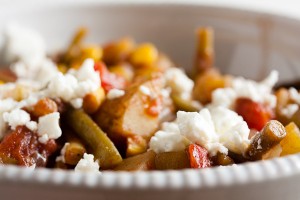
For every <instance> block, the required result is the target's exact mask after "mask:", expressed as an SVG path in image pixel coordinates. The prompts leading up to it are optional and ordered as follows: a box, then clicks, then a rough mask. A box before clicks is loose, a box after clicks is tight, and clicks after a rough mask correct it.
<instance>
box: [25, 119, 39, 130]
mask: <svg viewBox="0 0 300 200" xmlns="http://www.w3.org/2000/svg"><path fill="white" fill-rule="evenodd" d="M25 126H26V127H27V128H28V129H29V130H31V131H36V130H37V123H36V122H35V121H30V122H27V123H26V124H25Z"/></svg>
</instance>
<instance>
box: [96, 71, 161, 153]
mask: <svg viewBox="0 0 300 200" xmlns="http://www.w3.org/2000/svg"><path fill="white" fill-rule="evenodd" d="M141 87H142V88H143V89H144V90H147V91H148V92H149V93H150V94H145V92H143V90H142V89H141ZM163 87H164V79H163V77H162V75H161V74H156V75H154V76H152V77H151V78H149V79H148V78H147V79H146V80H141V79H139V80H138V81H137V82H135V83H134V84H133V85H132V86H131V87H129V88H128V89H127V90H126V93H125V95H124V96H122V97H119V98H115V99H106V100H105V101H104V103H103V104H102V105H101V107H100V109H99V110H98V112H97V113H96V114H95V115H94V119H95V121H96V123H97V124H98V125H99V126H100V127H101V128H103V130H104V131H105V132H107V134H108V136H109V137H110V138H111V139H112V141H113V142H114V143H115V144H116V145H117V147H118V149H119V150H120V151H121V152H122V153H123V154H125V152H126V151H127V147H128V146H130V145H128V144H127V143H128V141H130V140H128V138H132V137H133V136H139V138H140V139H141V138H144V139H145V140H146V141H148V140H149V138H150V137H151V136H152V134H153V133H154V132H155V131H156V130H157V128H158V126H159V123H160V114H161V111H162V107H163V102H162V101H163V98H162V95H161V90H162V89H163ZM137 144H141V145H146V144H147V143H146V142H145V143H144V142H140V143H137ZM135 148H136V146H135ZM139 149H144V150H146V148H145V147H141V148H139ZM137 152H138V153H141V152H140V151H137ZM134 154H135V153H134V152H133V151H131V152H130V156H132V155H134Z"/></svg>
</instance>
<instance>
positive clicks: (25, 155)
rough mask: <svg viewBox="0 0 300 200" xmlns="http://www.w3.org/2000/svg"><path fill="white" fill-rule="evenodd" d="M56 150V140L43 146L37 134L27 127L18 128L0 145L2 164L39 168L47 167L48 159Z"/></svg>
mask: <svg viewBox="0 0 300 200" xmlns="http://www.w3.org/2000/svg"><path fill="white" fill-rule="evenodd" d="M56 149H57V144H56V142H55V141H54V140H49V141H48V142H47V143H46V144H41V143H39V141H38V136H37V134H36V133H34V132H32V131H30V130H29V129H28V128H26V127H25V126H18V127H17V128H16V130H14V131H12V132H10V133H9V134H8V135H6V136H5V137H4V138H3V140H2V141H1V143H0V163H4V164H16V165H23V166H32V165H34V164H35V165H36V166H37V167H45V166H46V164H47V161H48V157H49V156H50V155H51V154H53V153H54V152H55V151H56Z"/></svg>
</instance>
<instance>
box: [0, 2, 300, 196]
mask: <svg viewBox="0 0 300 200" xmlns="http://www.w3.org/2000/svg"><path fill="white" fill-rule="evenodd" d="M207 2H208V1H207ZM207 2H206V3H205V4H202V3H197V2H186V3H178V2H177V3H176V2H175V3H174V2H173V3H172V2H168V3H150V2H148V3H145V2H144V3H138V2H131V3H120V2H119V3H118V4H117V3H112V2H98V1H88V2H87V1H74V2H73V1H64V2H60V1H58V0H54V1H51V2H50V1H46V2H44V1H35V3H34V4H33V3H32V2H28V1H27V2H25V3H24V2H19V3H18V4H12V3H7V4H3V5H1V6H0V31H1V30H2V29H3V27H4V26H5V24H7V23H8V22H9V21H17V22H18V23H20V24H22V25H25V26H29V27H32V28H35V29H37V30H39V31H40V32H41V33H42V35H43V36H44V37H45V38H47V41H48V44H49V50H50V51H54V50H57V49H60V48H63V47H65V46H66V45H67V43H68V41H69V39H70V36H71V34H72V33H73V32H74V30H75V29H76V28H77V27H79V26H81V25H84V26H87V27H88V28H89V29H90V36H89V40H90V41H93V42H105V41H108V40H113V39H116V38H119V37H121V36H124V35H130V36H132V37H134V38H136V39H137V40H138V41H150V42H153V43H155V44H157V46H158V47H159V48H160V49H161V50H163V51H164V52H166V53H167V54H168V55H170V56H171V57H172V58H173V59H174V60H175V62H176V63H177V64H178V65H179V66H182V67H185V68H186V69H187V70H188V69H189V68H190V66H192V57H193V51H194V43H195V41H194V31H195V29H196V28H197V27H199V26H204V25H206V26H207V25H209V26H212V27H213V28H214V29H215V32H216V54H217V61H216V65H217V66H218V67H219V68H220V69H221V70H222V71H223V72H227V73H231V74H235V75H243V76H246V77H248V78H253V79H260V78H262V77H264V76H265V75H267V74H268V73H269V72H270V70H271V69H276V70H278V71H279V72H280V80H281V81H287V80H293V79H297V78H299V76H300V67H297V66H300V57H299V56H298V54H299V52H300V42H299V39H298V36H299V34H300V21H299V19H296V18H291V17H285V16H283V15H279V14H274V12H273V11H272V14H271V12H268V11H255V9H252V8H251V9H250V8H246V7H245V6H241V7H239V6H235V8H233V7H231V6H228V5H227V6H226V5H225V6H220V5H213V4H212V3H211V4H210V3H207ZM298 183H300V155H293V156H289V157H284V158H278V159H274V160H269V161H263V162H254V163H247V164H241V165H237V166H230V167H216V168H210V169H203V170H182V171H167V172H161V171H152V172H135V173H127V172H103V173H102V175H98V176H97V175H93V174H78V173H72V172H65V171H58V170H47V169H36V170H35V171H32V170H30V169H24V168H19V167H15V166H2V167H0V198H1V199H20V198H22V199H23V200H27V199H44V200H46V199H70V198H72V199H73V200H76V199H98V200H104V199H109V200H116V199H143V200H148V199H149V200H150V199H151V200H153V199H161V200H167V199H172V200H179V199H196V198H197V199H216V200H217V199H231V200H239V199H243V200H253V199H272V200H282V199H286V200H288V199H299V198H300V191H299V190H298Z"/></svg>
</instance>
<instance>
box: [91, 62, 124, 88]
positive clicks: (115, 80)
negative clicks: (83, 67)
mask: <svg viewBox="0 0 300 200" xmlns="http://www.w3.org/2000/svg"><path fill="white" fill-rule="evenodd" d="M94 68H95V70H96V71H99V73H100V79H101V86H102V87H103V89H104V90H105V92H106V93H107V92H108V91H109V90H111V89H114V88H116V89H124V88H125V85H126V80H125V78H124V77H122V76H118V75H117V74H114V73H111V72H110V71H108V69H107V67H106V65H105V64H104V63H103V62H97V63H95V66H94Z"/></svg>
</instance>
